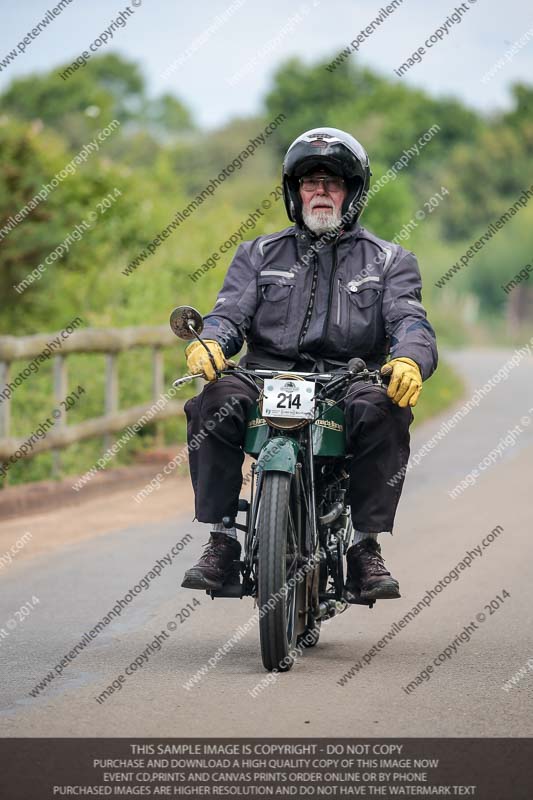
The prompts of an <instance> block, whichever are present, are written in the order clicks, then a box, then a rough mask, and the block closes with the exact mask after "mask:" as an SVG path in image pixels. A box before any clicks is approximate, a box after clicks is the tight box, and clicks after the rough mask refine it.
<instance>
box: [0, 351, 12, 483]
mask: <svg viewBox="0 0 533 800" xmlns="http://www.w3.org/2000/svg"><path fill="white" fill-rule="evenodd" d="M10 369H11V365H10V364H9V363H8V362H7V361H0V391H2V392H3V391H4V389H6V388H7V384H8V383H9V376H10ZM10 428H11V398H10V397H8V398H7V399H6V400H4V399H3V398H0V439H7V438H8V436H9V431H10ZM6 463H7V462H1V464H0V466H4V464H6ZM8 475H9V472H6V474H5V476H4V478H3V483H2V485H3V486H7V484H8V482H9V481H8Z"/></svg>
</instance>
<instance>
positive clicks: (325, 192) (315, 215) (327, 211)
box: [300, 167, 347, 236]
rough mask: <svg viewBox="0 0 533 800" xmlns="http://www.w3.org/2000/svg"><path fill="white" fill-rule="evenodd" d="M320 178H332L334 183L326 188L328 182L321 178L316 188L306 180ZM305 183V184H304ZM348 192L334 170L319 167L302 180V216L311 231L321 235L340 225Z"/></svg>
mask: <svg viewBox="0 0 533 800" xmlns="http://www.w3.org/2000/svg"><path fill="white" fill-rule="evenodd" d="M318 178H332V180H333V183H334V184H338V185H330V186H329V187H328V188H326V183H325V181H323V180H319V181H318V184H317V186H316V188H314V187H312V186H311V188H307V187H306V182H308V181H312V180H314V179H318ZM302 184H303V185H302ZM346 194H347V189H346V186H345V185H344V182H343V180H342V178H338V177H337V176H336V175H334V174H333V173H332V172H330V171H329V170H327V169H323V168H322V167H318V168H317V169H315V170H312V171H311V172H309V173H308V174H307V175H305V176H304V177H303V178H302V179H301V180H300V197H301V198H302V216H303V220H304V222H305V224H306V225H307V227H308V228H309V230H310V231H312V232H313V233H315V234H317V236H320V235H321V234H323V233H327V232H328V231H330V230H333V228H336V227H338V226H339V225H340V222H341V217H342V213H341V209H342V204H343V202H344V199H345V197H346Z"/></svg>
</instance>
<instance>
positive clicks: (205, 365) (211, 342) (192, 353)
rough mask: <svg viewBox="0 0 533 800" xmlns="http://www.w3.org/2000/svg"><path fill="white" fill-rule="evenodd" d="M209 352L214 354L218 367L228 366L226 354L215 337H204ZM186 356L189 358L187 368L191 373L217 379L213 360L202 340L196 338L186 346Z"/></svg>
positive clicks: (209, 379) (210, 379)
mask: <svg viewBox="0 0 533 800" xmlns="http://www.w3.org/2000/svg"><path fill="white" fill-rule="evenodd" d="M204 342H205V344H206V345H207V347H208V349H209V352H210V353H211V355H212V356H213V359H214V362H215V364H216V366H217V369H224V367H225V366H226V356H225V355H224V353H223V352H222V348H221V346H220V345H219V343H218V342H217V341H215V339H204ZM185 357H186V358H187V368H188V370H189V373H190V374H191V375H201V374H203V376H204V378H206V379H207V380H208V381H214V380H216V377H217V376H216V373H215V370H214V369H213V365H212V364H211V360H210V358H209V356H208V355H207V352H206V349H205V347H204V346H203V345H202V343H201V342H199V341H198V340H195V341H194V342H191V344H190V345H188V346H187V347H186V348H185Z"/></svg>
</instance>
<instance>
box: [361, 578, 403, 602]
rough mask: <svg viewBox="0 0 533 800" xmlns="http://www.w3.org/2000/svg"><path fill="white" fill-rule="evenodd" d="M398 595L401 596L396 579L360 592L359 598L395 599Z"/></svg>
mask: <svg viewBox="0 0 533 800" xmlns="http://www.w3.org/2000/svg"><path fill="white" fill-rule="evenodd" d="M399 597H401V594H400V584H399V583H397V582H396V581H391V582H389V583H386V584H382V585H381V586H376V587H375V588H374V589H368V590H367V591H366V592H361V600H397V599H398V598H399Z"/></svg>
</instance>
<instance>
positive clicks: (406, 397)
mask: <svg viewBox="0 0 533 800" xmlns="http://www.w3.org/2000/svg"><path fill="white" fill-rule="evenodd" d="M391 373H392V377H391V379H390V383H389V386H388V389H387V396H388V397H390V399H391V400H392V402H393V403H396V404H397V405H398V406H400V408H406V407H407V406H408V405H409V406H411V407H412V406H416V404H417V401H418V398H419V397H420V392H421V391H422V375H421V374H420V368H419V366H418V364H416V363H415V362H414V361H413V360H412V359H411V358H393V359H392V360H391V361H389V362H388V363H387V364H383V366H382V367H381V374H382V375H390V374H391Z"/></svg>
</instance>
